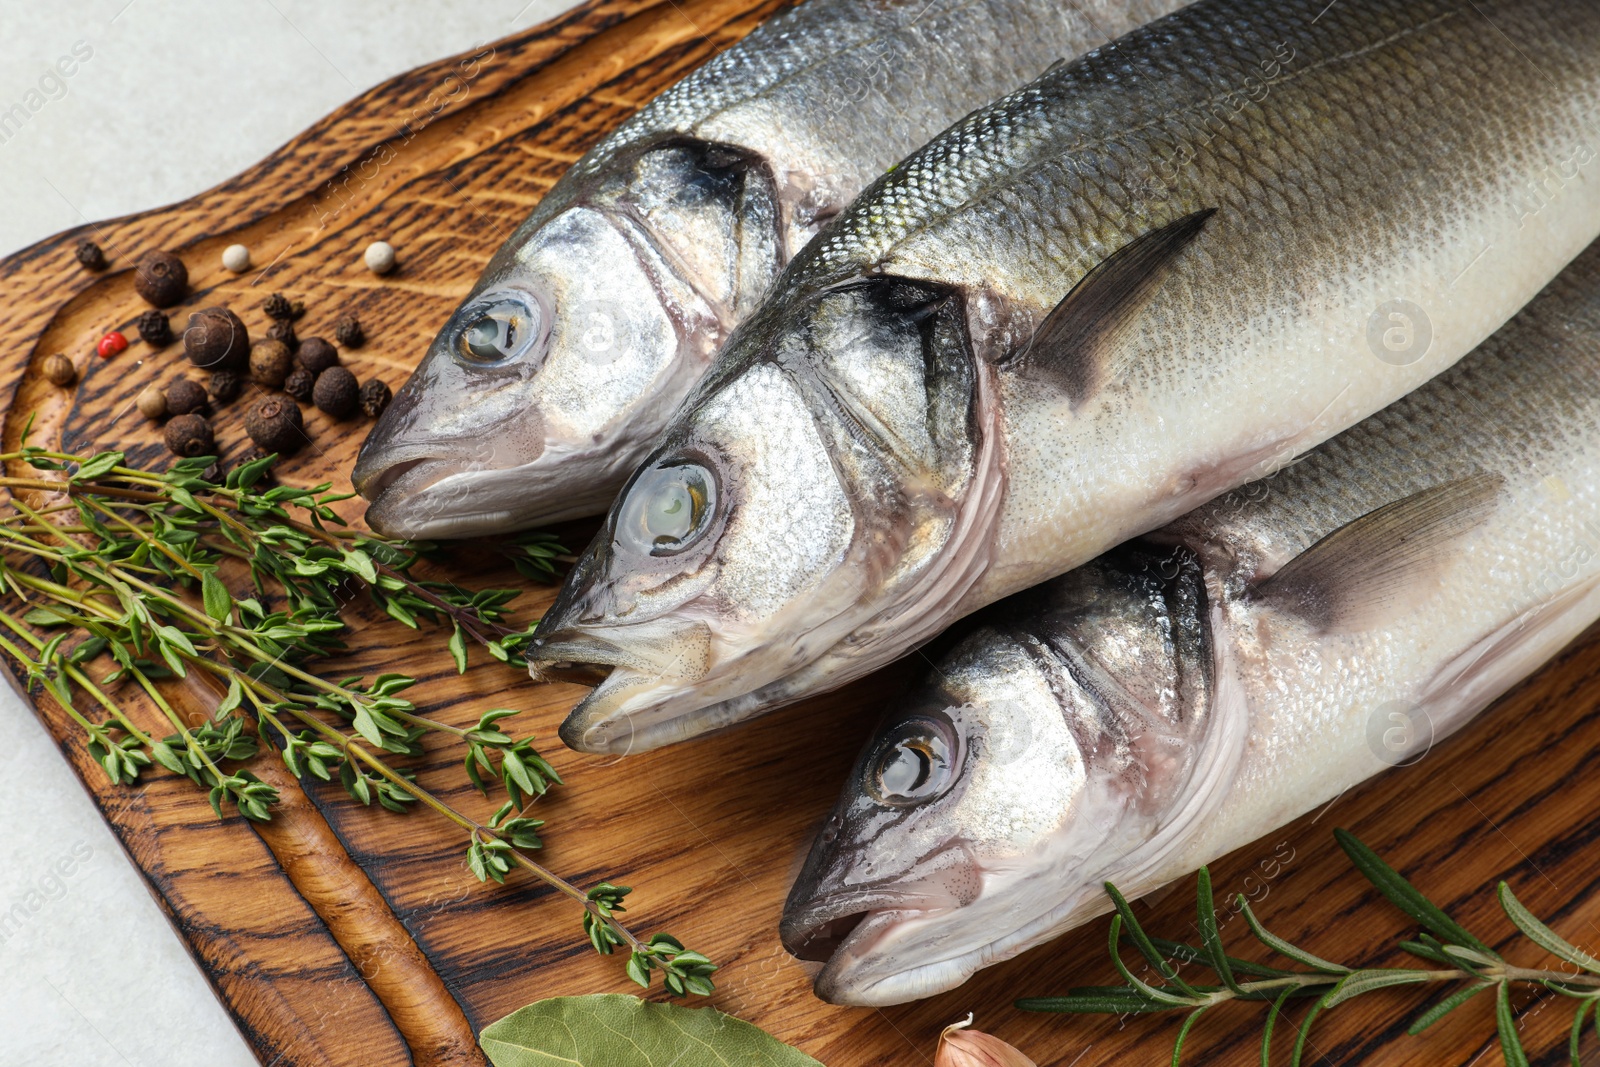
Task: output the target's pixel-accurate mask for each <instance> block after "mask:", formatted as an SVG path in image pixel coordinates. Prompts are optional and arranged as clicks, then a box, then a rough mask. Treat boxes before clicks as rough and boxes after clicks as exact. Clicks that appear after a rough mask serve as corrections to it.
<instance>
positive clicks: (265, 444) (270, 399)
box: [244, 395, 306, 453]
mask: <svg viewBox="0 0 1600 1067" xmlns="http://www.w3.org/2000/svg"><path fill="white" fill-rule="evenodd" d="M244 430H245V433H248V434H249V435H250V440H252V441H254V442H255V443H256V447H258V448H260V449H261V451H262V452H263V453H266V452H280V453H289V452H293V451H294V450H295V449H297V448H299V447H300V446H301V445H303V444H305V441H306V434H305V429H304V422H303V421H302V419H301V417H300V408H299V405H297V404H296V403H295V402H294V401H293V400H290V399H289V398H288V397H283V396H272V395H269V396H264V397H262V398H261V399H260V400H257V401H256V402H255V403H254V404H252V405H250V410H249V411H247V412H245V415H244Z"/></svg>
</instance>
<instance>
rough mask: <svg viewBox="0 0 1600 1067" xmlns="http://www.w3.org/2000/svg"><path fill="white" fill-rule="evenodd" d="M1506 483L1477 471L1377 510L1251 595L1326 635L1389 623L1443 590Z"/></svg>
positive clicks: (1327, 539)
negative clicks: (1466, 539)
mask: <svg viewBox="0 0 1600 1067" xmlns="http://www.w3.org/2000/svg"><path fill="white" fill-rule="evenodd" d="M1504 482H1505V479H1504V478H1503V477H1501V476H1500V475H1498V474H1474V475H1471V476H1469V477H1466V478H1460V479H1457V480H1455V481H1450V482H1445V483H1443V484H1441V485H1436V486H1433V487H1431V488H1428V489H1424V490H1422V491H1421V492H1418V493H1413V494H1412V495H1411V496H1408V497H1405V498H1404V499H1401V500H1396V501H1394V502H1393V503H1390V504H1385V505H1384V506H1383V507H1381V508H1378V509H1377V510H1375V511H1369V512H1368V513H1367V514H1365V515H1363V516H1361V517H1360V518H1359V519H1356V520H1354V521H1353V522H1349V523H1346V524H1345V525H1343V526H1341V527H1339V528H1338V529H1337V530H1335V531H1333V532H1332V533H1330V534H1328V535H1327V536H1326V537H1324V538H1322V539H1321V540H1320V541H1318V542H1317V543H1316V544H1314V545H1312V546H1311V547H1310V548H1308V549H1306V550H1305V551H1304V552H1302V553H1300V554H1299V555H1298V556H1296V557H1295V558H1294V559H1292V560H1290V561H1289V562H1288V563H1286V564H1284V566H1283V567H1281V568H1279V570H1278V571H1277V573H1275V574H1273V575H1271V576H1270V577H1268V578H1266V579H1265V580H1263V581H1261V582H1260V583H1258V584H1257V585H1256V586H1255V587H1254V588H1253V589H1252V591H1251V593H1250V597H1251V599H1252V600H1254V601H1256V602H1258V603H1263V604H1266V605H1269V606H1271V607H1275V608H1278V609H1280V610H1283V611H1287V612H1291V613H1293V614H1297V615H1300V616H1302V617H1303V618H1305V619H1306V620H1307V621H1308V622H1309V623H1311V624H1312V625H1313V626H1315V627H1317V629H1319V630H1321V631H1322V632H1324V633H1336V632H1342V633H1357V632H1360V631H1363V630H1371V629H1374V628H1375V627H1377V626H1381V625H1383V624H1384V623H1385V622H1386V621H1389V620H1390V619H1392V618H1393V615H1394V612H1395V611H1396V610H1400V611H1404V610H1407V609H1409V608H1414V607H1416V606H1417V605H1419V604H1421V603H1423V602H1424V601H1426V600H1427V598H1428V597H1430V596H1432V595H1433V593H1434V592H1435V591H1436V590H1437V589H1438V588H1439V585H1440V581H1441V579H1442V577H1443V575H1444V571H1445V570H1446V568H1447V567H1448V566H1449V564H1450V561H1451V559H1452V558H1453V556H1454V554H1455V553H1454V551H1453V548H1455V547H1456V543H1457V542H1459V540H1460V538H1461V537H1462V536H1463V535H1465V534H1466V533H1468V532H1469V531H1470V530H1472V529H1473V528H1474V527H1476V526H1477V525H1479V524H1480V523H1482V522H1483V521H1484V520H1485V519H1487V518H1488V517H1489V515H1490V513H1491V512H1492V511H1493V510H1494V507H1495V503H1496V499H1497V497H1498V496H1499V494H1500V489H1501V486H1502V485H1503V484H1504Z"/></svg>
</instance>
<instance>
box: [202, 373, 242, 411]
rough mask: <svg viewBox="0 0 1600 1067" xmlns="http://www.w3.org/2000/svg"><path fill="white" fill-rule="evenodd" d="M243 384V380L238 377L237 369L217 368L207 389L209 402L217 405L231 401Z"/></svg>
mask: <svg viewBox="0 0 1600 1067" xmlns="http://www.w3.org/2000/svg"><path fill="white" fill-rule="evenodd" d="M243 386H244V382H242V381H241V380H240V379H239V374H238V372H237V371H231V370H219V371H217V372H216V373H215V374H213V375H212V376H211V388H210V389H209V390H208V392H210V394H211V402H212V403H213V404H219V405H220V404H228V403H232V402H233V400H234V399H235V398H237V397H238V395H239V390H240V389H241V388H243Z"/></svg>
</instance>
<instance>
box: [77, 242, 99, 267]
mask: <svg viewBox="0 0 1600 1067" xmlns="http://www.w3.org/2000/svg"><path fill="white" fill-rule="evenodd" d="M77 255H78V262H79V263H80V264H82V265H83V269H84V270H105V269H106V254H105V253H104V252H102V251H100V246H99V245H97V244H95V243H94V242H93V241H87V240H85V241H79V242H78V252H77Z"/></svg>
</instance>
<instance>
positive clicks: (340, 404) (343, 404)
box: [311, 367, 361, 419]
mask: <svg viewBox="0 0 1600 1067" xmlns="http://www.w3.org/2000/svg"><path fill="white" fill-rule="evenodd" d="M360 392H361V390H360V387H359V386H357V385H356V376H355V375H354V374H351V373H350V372H349V371H347V370H345V369H344V368H343V367H329V368H328V369H327V370H325V371H323V372H322V373H321V374H319V375H317V383H316V386H315V387H314V388H313V389H312V392H311V398H312V399H313V400H314V401H316V404H317V407H319V408H321V409H322V410H323V411H326V412H327V413H328V414H329V415H332V416H333V417H334V418H336V419H342V418H344V417H345V416H347V415H350V414H351V413H353V412H354V411H355V410H356V404H357V403H359V402H360V399H361V397H360Z"/></svg>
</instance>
